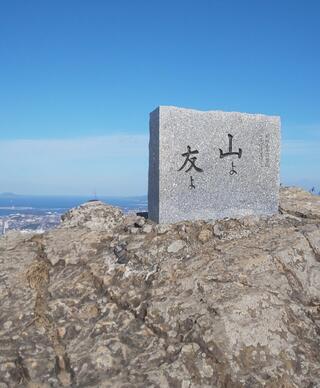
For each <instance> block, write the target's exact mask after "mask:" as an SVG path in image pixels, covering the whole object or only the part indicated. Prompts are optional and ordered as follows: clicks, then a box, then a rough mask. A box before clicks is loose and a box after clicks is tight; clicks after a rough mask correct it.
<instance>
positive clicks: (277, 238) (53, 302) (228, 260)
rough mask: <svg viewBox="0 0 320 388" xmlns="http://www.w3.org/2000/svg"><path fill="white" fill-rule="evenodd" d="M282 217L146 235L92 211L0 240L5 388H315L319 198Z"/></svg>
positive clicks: (298, 199)
mask: <svg viewBox="0 0 320 388" xmlns="http://www.w3.org/2000/svg"><path fill="white" fill-rule="evenodd" d="M280 210H281V213H280V214H278V215H275V216H273V217H261V218H259V217H255V218H246V219H243V220H232V219H230V220H229V219H226V220H220V221H216V222H214V223H212V222H205V221H198V222H183V223H178V224H173V225H154V224H152V223H151V222H150V221H146V222H144V221H140V218H139V217H138V216H136V215H129V216H125V215H123V214H122V212H121V211H120V210H119V209H116V208H113V207H111V206H108V205H105V204H103V203H102V202H99V201H95V202H91V203H89V204H84V205H82V206H79V207H78V208H76V209H72V210H70V211H69V212H68V213H67V214H66V215H65V216H64V217H63V219H64V221H63V224H62V225H61V226H60V227H59V228H57V229H55V230H51V231H48V232H46V233H44V234H43V235H40V236H39V235H34V236H32V235H27V236H26V235H23V234H21V233H17V232H11V233H8V235H5V236H2V237H1V238H0V349H1V351H0V387H10V388H12V387H49V386H50V387H52V388H58V387H59V388H60V387H105V388H113V387H128V388H129V387H132V388H144V387H155V388H156V387H159V388H162V387H164V388H165V387H166V388H167V387H168V388H170V387H183V388H186V387H189V388H211V387H215V388H260V387H261V388H278V387H286V388H291V387H292V388H310V387H318V386H320V360H319V347H320V334H319V333H320V330H319V327H320V260H319V253H320V235H319V230H320V198H319V197H317V196H313V195H311V194H309V193H307V192H304V191H303V190H300V189H296V188H285V189H282V190H281V193H280ZM138 222H139V223H140V222H141V225H138V224H137V223H138ZM182 253H185V254H182ZM121 264H122V265H121ZM123 264H125V265H123Z"/></svg>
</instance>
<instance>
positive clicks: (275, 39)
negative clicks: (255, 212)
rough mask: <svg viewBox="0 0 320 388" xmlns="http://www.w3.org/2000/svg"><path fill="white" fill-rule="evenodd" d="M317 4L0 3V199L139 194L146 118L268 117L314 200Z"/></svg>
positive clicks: (319, 94)
mask: <svg viewBox="0 0 320 388" xmlns="http://www.w3.org/2000/svg"><path fill="white" fill-rule="evenodd" d="M319 14H320V2H319V1H317V0H308V1H302V0H301V1H297V0H290V1H289V0H281V1H279V0H278V1H275V0H268V1H258V0H242V1H238V0H232V1H231V0H224V1H222V0H219V1H218V0H193V1H191V0H171V1H169V0H162V1H161V2H158V1H154V0H135V1H133V0H90V1H89V0H67V1H66V0H54V1H43V0H28V1H25V0H8V1H1V2H0V164H1V166H2V169H1V176H0V178H1V179H0V192H1V191H14V192H18V193H26V194H90V193H92V192H93V191H94V190H96V191H97V192H98V194H99V193H100V194H101V195H102V194H105V195H138V194H144V193H146V191H147V169H148V115H149V112H150V111H152V110H153V109H154V108H155V107H156V106H158V105H176V106H182V107H190V108H195V109H201V110H208V109H217V110H226V111H242V112H250V113H265V114H277V115H280V116H281V120H282V137H283V151H282V164H281V175H282V178H281V179H282V182H283V183H284V184H298V185H303V186H304V187H308V188H309V187H311V186H312V185H315V186H317V187H319V190H320V174H319V167H320V71H319V69H320V23H319Z"/></svg>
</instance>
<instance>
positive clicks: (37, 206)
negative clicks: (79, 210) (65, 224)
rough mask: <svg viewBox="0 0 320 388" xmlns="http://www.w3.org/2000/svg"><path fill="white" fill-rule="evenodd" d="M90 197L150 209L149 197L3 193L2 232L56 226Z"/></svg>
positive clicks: (0, 209) (124, 207) (126, 209)
mask: <svg viewBox="0 0 320 388" xmlns="http://www.w3.org/2000/svg"><path fill="white" fill-rule="evenodd" d="M90 200H99V201H102V202H105V203H107V204H109V205H112V206H117V207H119V208H121V209H122V210H123V211H124V212H125V213H128V212H144V211H147V207H148V205H147V196H139V197H107V196H99V197H97V198H93V197H90V196H37V195H33V196H27V195H4V194H0V235H3V234H6V233H7V232H8V231H10V230H20V231H23V232H36V233H42V232H44V231H46V230H49V229H52V228H55V227H56V226H58V225H59V223H60V221H61V215H62V214H64V213H66V212H67V211H68V210H70V209H71V208H74V207H76V206H79V205H81V204H83V203H85V202H88V201H90Z"/></svg>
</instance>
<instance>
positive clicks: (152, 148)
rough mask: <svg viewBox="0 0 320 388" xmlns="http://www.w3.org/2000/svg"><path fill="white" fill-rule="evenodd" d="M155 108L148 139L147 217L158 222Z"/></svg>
mask: <svg viewBox="0 0 320 388" xmlns="http://www.w3.org/2000/svg"><path fill="white" fill-rule="evenodd" d="M159 111H160V108H157V109H156V110H154V111H153V112H152V113H150V121H149V128H150V139H149V179H148V217H149V218H150V219H151V220H153V221H155V222H159V221H160V220H159V205H160V204H159V183H160V176H159V172H160V171H159V167H160V165H159V151H160V123H159Z"/></svg>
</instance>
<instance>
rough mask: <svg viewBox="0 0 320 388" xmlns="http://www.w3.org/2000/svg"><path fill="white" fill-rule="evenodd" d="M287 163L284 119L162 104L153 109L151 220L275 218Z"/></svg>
mask: <svg viewBox="0 0 320 388" xmlns="http://www.w3.org/2000/svg"><path fill="white" fill-rule="evenodd" d="M279 164H280V118H279V117H278V116H266V115H262V114H247V113H238V112H222V111H198V110H193V109H184V108H177V107H173V106H160V107H158V108H157V109H156V110H154V111H153V112H152V113H151V114H150V143H149V189H148V203H149V205H148V213H149V218H150V219H151V220H153V221H155V222H157V223H173V222H178V221H182V220H201V219H202V220H210V219H222V218H226V217H229V218H239V217H243V216H247V215H272V214H274V213H276V212H277V211H278V196H279Z"/></svg>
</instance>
